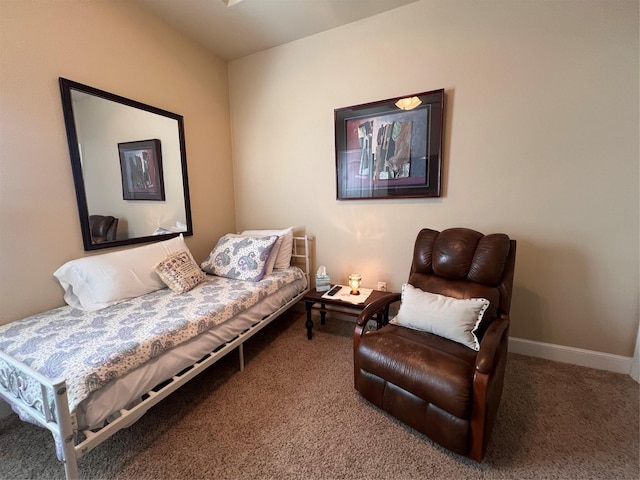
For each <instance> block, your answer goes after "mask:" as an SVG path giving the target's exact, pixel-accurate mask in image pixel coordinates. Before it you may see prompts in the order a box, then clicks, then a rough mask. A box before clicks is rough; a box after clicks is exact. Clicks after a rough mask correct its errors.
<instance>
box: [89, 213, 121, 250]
mask: <svg viewBox="0 0 640 480" xmlns="http://www.w3.org/2000/svg"><path fill="white" fill-rule="evenodd" d="M89 230H90V231H91V241H92V242H93V243H104V242H112V241H114V240H115V239H116V233H117V231H118V219H117V218H116V217H113V216H111V215H89Z"/></svg>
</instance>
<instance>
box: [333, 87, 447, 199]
mask: <svg viewBox="0 0 640 480" xmlns="http://www.w3.org/2000/svg"><path fill="white" fill-rule="evenodd" d="M412 101H413V105H415V104H417V105H415V106H412V104H411V102H412ZM443 117H444V89H440V90H432V91H429V92H424V93H416V94H412V95H406V96H403V97H396V98H391V99H387V100H381V101H377V102H372V103H366V104H362V105H355V106H351V107H345V108H339V109H336V110H334V121H335V149H336V197H337V199H338V200H364V199H389V198H416V197H439V196H440V190H441V176H442V143H443V124H444V123H443V120H444V118H443Z"/></svg>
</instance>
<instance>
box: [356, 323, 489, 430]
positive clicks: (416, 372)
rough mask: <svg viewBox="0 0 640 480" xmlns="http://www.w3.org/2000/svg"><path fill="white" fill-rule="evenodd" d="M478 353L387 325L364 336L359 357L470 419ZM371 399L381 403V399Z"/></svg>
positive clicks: (374, 370) (365, 365)
mask: <svg viewBox="0 0 640 480" xmlns="http://www.w3.org/2000/svg"><path fill="white" fill-rule="evenodd" d="M476 354H477V352H475V351H474V350H471V349H469V348H467V347H465V346H463V345H460V344H459V343H456V342H452V341H450V340H447V339H445V338H442V337H438V336H437V335H433V334H431V333H426V332H419V331H416V330H410V329H407V328H405V327H401V326H396V325H386V326H385V327H383V328H382V329H380V330H378V331H373V332H368V333H366V334H365V335H364V336H363V337H362V338H361V340H360V345H359V348H358V350H356V352H355V355H356V358H355V361H356V364H357V365H358V366H359V368H360V370H362V371H365V372H368V373H370V374H373V375H376V376H377V377H380V378H382V379H384V380H386V381H387V382H390V383H392V384H394V385H396V386H398V387H400V388H402V389H404V390H406V391H408V392H410V393H412V394H413V395H415V396H417V397H419V398H421V399H423V400H425V402H427V403H430V404H433V405H435V406H437V407H438V408H440V409H442V410H444V411H446V412H448V413H450V414H451V415H454V416H456V417H458V418H462V419H468V418H469V416H470V412H471V402H472V383H473V375H474V371H475V359H476ZM369 400H371V401H373V402H374V403H382V399H379V401H376V400H375V399H369Z"/></svg>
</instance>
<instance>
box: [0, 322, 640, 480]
mask: <svg viewBox="0 0 640 480" xmlns="http://www.w3.org/2000/svg"><path fill="white" fill-rule="evenodd" d="M315 323H316V325H315V328H314V334H315V335H314V338H313V340H311V341H309V340H307V338H306V334H305V328H304V316H303V315H300V314H299V313H295V314H294V313H288V314H285V315H284V316H283V317H281V318H280V319H279V320H276V322H275V323H274V324H273V325H271V326H269V327H268V328H266V329H265V330H264V331H263V332H261V333H259V334H258V335H257V336H256V338H254V339H252V340H250V341H249V342H248V343H247V344H246V346H245V355H246V360H247V362H246V369H245V371H244V372H242V373H240V372H239V371H238V370H237V369H238V360H237V355H236V354H235V352H234V353H232V354H230V355H229V356H228V357H226V358H225V359H223V360H222V361H221V362H219V363H218V364H216V365H214V366H213V367H212V368H210V369H209V370H208V371H206V372H205V373H203V374H202V375H201V376H200V377H199V378H198V379H195V380H193V381H192V382H191V383H190V384H188V385H186V386H185V387H183V388H182V389H181V390H180V391H178V392H176V393H174V394H173V395H171V396H170V397H169V398H167V399H166V400H165V401H164V402H163V403H161V404H160V405H158V406H156V407H155V408H153V409H152V410H151V411H149V412H148V413H147V415H145V416H144V417H143V418H142V419H141V420H139V421H138V422H137V423H136V424H135V425H133V426H132V427H131V428H129V429H126V430H123V431H121V432H119V433H118V434H116V435H115V436H114V437H112V438H111V439H109V440H108V441H107V442H105V443H104V444H102V445H100V446H98V447H97V448H96V449H95V450H94V451H92V452H91V453H89V454H88V455H87V456H85V457H84V458H83V459H82V460H81V461H80V472H81V476H82V477H83V478H105V479H107V478H122V479H125V478H126V479H128V478H131V479H160V478H164V479H240V478H242V479H244V478H247V479H261V478H272V479H359V478H362V479H386V478H388V479H418V478H425V479H426V478H446V479H452V478H453V479H457V478H481V479H484V478H486V479H494V478H495V479H499V478H505V479H506V478H509V479H526V478H532V479H540V478H553V479H589V478H602V479H605V478H606V479H610V478H615V479H638V477H639V476H640V471H639V455H638V450H639V443H638V437H639V413H638V412H639V391H640V390H639V386H638V384H636V383H635V382H634V381H633V380H632V379H631V378H630V377H629V376H627V375H621V374H613V373H609V372H603V371H598V370H592V369H588V368H582V367H576V366H571V365H566V364H561V363H555V362H549V361H545V360H539V359H535V358H531V357H525V356H521V355H514V354H510V357H509V363H508V365H507V378H506V381H505V391H504V394H503V399H502V404H501V406H500V410H499V413H498V420H497V423H496V427H495V430H494V433H493V438H492V442H491V444H490V446H489V450H488V453H487V456H486V459H485V461H484V462H483V463H482V464H476V463H474V462H472V461H470V460H467V459H465V458H461V457H459V456H457V455H455V454H451V453H449V452H447V451H445V450H443V449H442V448H440V447H439V446H437V445H435V444H433V443H432V442H431V441H429V440H428V439H426V438H425V437H423V436H422V435H420V434H418V433H416V432H414V431H412V430H409V429H407V428H405V427H404V426H402V425H400V424H399V423H398V422H396V421H395V420H394V419H392V418H390V417H389V416H387V415H386V414H384V413H382V412H380V411H379V410H377V409H375V408H374V407H372V406H371V405H369V404H368V403H367V402H365V401H364V400H362V399H361V398H360V397H359V396H358V394H357V393H356V392H355V391H354V389H353V385H352V378H353V373H352V357H351V355H352V353H351V348H352V332H353V323H350V322H347V321H343V320H339V319H335V318H334V319H329V320H328V321H327V324H326V325H325V326H320V325H318V324H319V322H318V321H316V322H315ZM0 478H2V479H14V478H46V479H50V478H64V469H63V467H62V464H61V463H59V462H58V461H57V460H56V458H55V453H54V446H53V440H52V438H51V435H50V434H49V433H48V432H47V431H45V430H43V429H39V428H37V427H35V426H32V425H28V424H25V423H22V422H20V421H19V420H17V417H16V416H15V415H11V416H10V417H7V418H5V419H2V420H0Z"/></svg>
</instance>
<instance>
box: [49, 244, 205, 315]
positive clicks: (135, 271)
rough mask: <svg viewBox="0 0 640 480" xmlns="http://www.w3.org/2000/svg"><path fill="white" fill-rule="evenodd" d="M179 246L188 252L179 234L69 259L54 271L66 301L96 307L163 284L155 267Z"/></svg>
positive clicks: (80, 305) (177, 249)
mask: <svg viewBox="0 0 640 480" xmlns="http://www.w3.org/2000/svg"><path fill="white" fill-rule="evenodd" d="M180 250H184V251H186V252H187V253H189V256H191V253H190V252H189V249H188V248H187V245H186V243H185V242H184V238H183V237H182V234H180V236H178V237H175V238H172V239H170V240H165V241H164V242H157V243H152V244H150V245H145V246H144V247H136V248H131V249H129V250H121V251H118V252H112V253H105V254H102V255H94V256H92V257H84V258H79V259H77V260H71V261H69V262H67V263H65V264H64V265H62V266H61V267H60V268H58V269H57V270H56V271H55V272H54V273H53V275H54V276H55V277H56V278H57V279H58V281H59V282H60V285H62V288H63V289H64V300H65V301H66V302H67V303H68V304H69V305H71V306H72V307H74V308H78V309H80V310H99V309H101V308H105V307H108V306H109V305H115V304H116V303H120V302H123V301H124V300H127V299H129V298H133V297H139V296H140V295H144V294H145V293H149V292H154V291H156V290H160V289H162V288H166V285H165V284H164V282H163V281H162V280H161V279H160V277H159V276H158V274H157V273H156V272H155V269H154V268H155V266H156V265H157V264H158V263H159V262H161V261H162V260H164V259H165V258H166V257H167V255H168V254H170V253H173V252H177V251H180ZM192 258H193V257H192Z"/></svg>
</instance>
